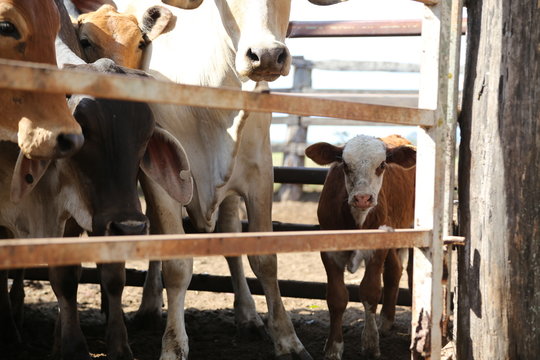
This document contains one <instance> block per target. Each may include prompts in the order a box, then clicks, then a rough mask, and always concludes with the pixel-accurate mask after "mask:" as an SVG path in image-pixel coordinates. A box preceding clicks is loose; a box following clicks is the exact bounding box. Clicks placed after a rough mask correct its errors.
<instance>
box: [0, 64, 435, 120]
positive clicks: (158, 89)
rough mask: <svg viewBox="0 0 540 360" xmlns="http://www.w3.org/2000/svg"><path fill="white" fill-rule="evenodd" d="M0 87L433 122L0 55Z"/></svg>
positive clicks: (421, 114) (428, 115)
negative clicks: (61, 67) (2, 57)
mask: <svg viewBox="0 0 540 360" xmlns="http://www.w3.org/2000/svg"><path fill="white" fill-rule="evenodd" d="M0 88H13V89H19V90H29V91H42V92H53V93H62V94H88V95H92V96H99V97H102V98H112V99H122V100H135V101H146V102H157V103H170V104H180V105H189V106H203V107H210V108H219V109H244V110H248V111H260V112H281V113H287V114H295V115H303V116H307V115H315V116H327V117H336V118H343V119H351V120H362V121H379V122H383V123H393V124H402V125H421V126H432V125H433V124H434V118H433V111H430V110H424V109H416V108H405V107H393V106H381V105H370V104H360V103H355V102H348V101H336V100H327V99H320V98H317V99H315V98H306V97H301V96H293V95H275V94H266V93H255V92H249V91H240V90H234V89H227V88H209V87H203V86H194V85H182V84H176V83H172V82H166V81H159V80H154V79H146V78H138V77H127V76H122V75H116V74H102V73H96V72H87V71H79V70H60V69H57V68H56V67H54V66H50V65H44V64H35V63H26V62H21V61H13V60H4V59H2V60H0Z"/></svg>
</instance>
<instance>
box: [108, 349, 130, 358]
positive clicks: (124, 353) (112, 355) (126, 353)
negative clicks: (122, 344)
mask: <svg viewBox="0 0 540 360" xmlns="http://www.w3.org/2000/svg"><path fill="white" fill-rule="evenodd" d="M107 358H108V359H110V360H133V353H132V352H131V349H130V348H129V347H128V348H126V349H124V351H122V352H121V353H110V354H107Z"/></svg>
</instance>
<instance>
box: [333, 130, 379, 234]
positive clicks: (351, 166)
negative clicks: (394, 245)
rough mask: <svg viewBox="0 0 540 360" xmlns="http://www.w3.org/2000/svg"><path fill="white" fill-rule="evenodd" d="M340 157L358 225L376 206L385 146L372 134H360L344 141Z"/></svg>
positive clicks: (349, 198)
mask: <svg viewBox="0 0 540 360" xmlns="http://www.w3.org/2000/svg"><path fill="white" fill-rule="evenodd" d="M342 156H343V163H344V171H345V186H346V189H347V193H348V195H349V196H348V203H349V205H350V206H351V212H352V214H353V216H354V218H355V221H356V223H357V225H358V226H361V225H362V224H363V222H364V220H365V218H366V216H367V214H368V212H369V211H370V210H371V209H372V208H373V207H375V206H376V205H377V197H378V195H379V191H380V190H381V186H382V180H383V174H384V167H385V166H386V163H385V160H386V146H385V144H384V143H383V142H382V141H381V140H379V139H377V138H375V137H372V136H366V135H359V136H356V137H354V138H352V139H351V140H349V141H348V142H347V144H345V148H344V149H343V155H342Z"/></svg>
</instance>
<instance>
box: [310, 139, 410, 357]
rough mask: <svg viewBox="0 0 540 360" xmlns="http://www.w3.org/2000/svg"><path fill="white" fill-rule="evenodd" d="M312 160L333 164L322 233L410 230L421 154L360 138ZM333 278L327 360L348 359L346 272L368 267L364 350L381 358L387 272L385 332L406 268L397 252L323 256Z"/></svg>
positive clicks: (324, 148) (319, 149) (321, 148)
mask: <svg viewBox="0 0 540 360" xmlns="http://www.w3.org/2000/svg"><path fill="white" fill-rule="evenodd" d="M306 155H307V156H308V157H309V158H311V159H312V160H314V161H315V162H316V163H318V164H320V165H327V164H332V167H331V168H330V170H329V172H328V175H327V177H326V181H325V184H324V187H323V190H322V192H321V197H320V200H319V207H318V210H317V216H318V218H319V222H320V225H321V228H322V229H327V230H339V229H377V228H379V227H381V226H390V227H393V228H407V227H411V226H412V225H413V220H414V186H415V168H414V165H415V164H416V150H415V149H414V148H413V147H411V146H407V145H401V146H387V145H386V144H385V143H384V142H383V141H381V140H380V139H376V138H373V137H369V136H363V135H360V136H357V137H355V138H353V139H351V140H350V141H349V142H347V144H345V146H344V147H337V146H334V145H330V144H328V143H317V144H314V145H311V146H309V147H308V148H307V149H306ZM321 258H322V260H323V263H324V266H325V270H326V274H327V278H328V288H327V303H328V308H329V311H330V333H329V336H328V339H327V342H326V345H325V358H326V359H333V360H337V359H341V357H342V354H343V347H344V345H343V333H342V317H343V312H344V311H345V308H346V306H347V301H348V292H347V289H346V287H345V283H344V279H343V272H344V271H345V268H347V270H349V271H351V272H354V271H356V270H357V269H358V266H359V265H360V263H361V261H365V262H366V269H365V274H364V277H363V279H362V282H361V284H360V288H359V292H360V299H361V300H362V302H363V304H364V307H365V317H366V318H365V327H364V331H363V333H362V349H363V351H364V352H366V353H368V354H370V355H373V356H375V357H379V356H380V350H379V333H378V329H377V325H376V320H375V313H376V309H377V304H378V301H379V299H380V297H381V274H383V270H384V281H385V289H384V304H383V308H382V311H381V313H382V315H381V331H387V330H389V329H390V327H391V326H392V323H393V320H394V315H395V305H396V300H397V291H398V289H399V279H400V277H401V272H402V265H401V259H400V258H399V256H398V254H397V252H396V250H395V249H392V250H355V251H335V252H322V253H321Z"/></svg>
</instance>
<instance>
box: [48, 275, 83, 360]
mask: <svg viewBox="0 0 540 360" xmlns="http://www.w3.org/2000/svg"><path fill="white" fill-rule="evenodd" d="M80 276H81V266H80V265H77V266H62V267H50V268H49V281H50V283H51V286H52V289H53V291H54V294H55V295H56V299H57V300H58V307H59V310H60V311H59V314H58V316H59V321H57V330H56V331H55V335H57V336H59V337H60V339H58V338H55V344H56V346H55V348H56V349H58V348H60V350H61V357H62V358H63V359H70V360H71V359H73V360H89V359H90V354H89V353H88V346H87V345H86V339H85V338H84V335H83V333H82V330H81V325H80V323H79V313H78V312H77V287H78V285H79V278H80Z"/></svg>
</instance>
